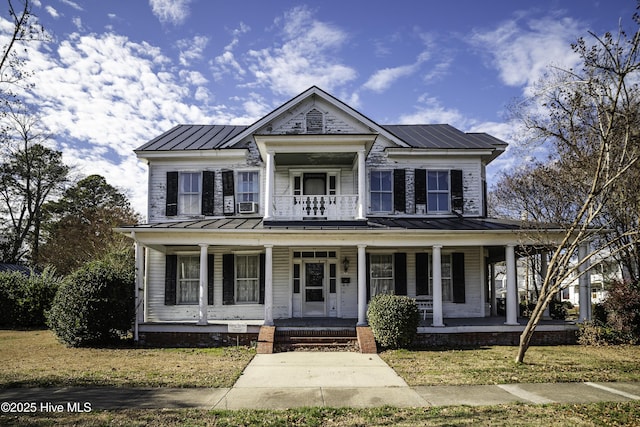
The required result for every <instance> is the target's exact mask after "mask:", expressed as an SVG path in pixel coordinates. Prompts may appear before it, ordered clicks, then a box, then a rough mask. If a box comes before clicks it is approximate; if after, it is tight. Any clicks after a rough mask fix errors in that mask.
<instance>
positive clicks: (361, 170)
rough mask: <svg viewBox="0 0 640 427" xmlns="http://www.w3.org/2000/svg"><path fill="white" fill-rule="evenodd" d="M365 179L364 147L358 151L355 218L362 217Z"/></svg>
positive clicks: (365, 194) (365, 192)
mask: <svg viewBox="0 0 640 427" xmlns="http://www.w3.org/2000/svg"><path fill="white" fill-rule="evenodd" d="M366 181H367V175H366V169H365V152H364V148H363V149H361V150H359V151H358V202H357V203H356V219H364V218H365V216H364V201H365V200H366V199H367V186H366V185H365V184H366Z"/></svg>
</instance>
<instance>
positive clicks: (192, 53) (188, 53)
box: [177, 36, 209, 67]
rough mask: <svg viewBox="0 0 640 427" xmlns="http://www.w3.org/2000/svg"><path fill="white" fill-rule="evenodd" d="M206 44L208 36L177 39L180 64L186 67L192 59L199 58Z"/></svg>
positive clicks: (197, 59)
mask: <svg viewBox="0 0 640 427" xmlns="http://www.w3.org/2000/svg"><path fill="white" fill-rule="evenodd" d="M208 44H209V37H206V36H194V37H193V38H191V39H181V40H178V42H177V47H178V49H180V55H179V58H180V64H182V65H183V66H185V67H186V66H189V65H191V64H192V63H193V62H194V61H199V60H201V59H202V56H203V52H204V49H205V48H206V47H207V45H208Z"/></svg>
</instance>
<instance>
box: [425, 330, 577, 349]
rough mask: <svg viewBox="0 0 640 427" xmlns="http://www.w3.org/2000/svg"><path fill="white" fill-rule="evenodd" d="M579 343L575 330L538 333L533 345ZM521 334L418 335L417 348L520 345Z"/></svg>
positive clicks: (534, 335)
mask: <svg viewBox="0 0 640 427" xmlns="http://www.w3.org/2000/svg"><path fill="white" fill-rule="evenodd" d="M577 342H578V334H577V331H575V330H565V331H536V332H535V333H534V334H533V337H532V338H531V345H571V344H576V343H577ZM519 344H520V332H463V333H453V334H418V335H417V336H416V339H415V340H414V345H416V346H417V347H476V346H483V345H519Z"/></svg>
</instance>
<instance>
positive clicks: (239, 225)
mask: <svg viewBox="0 0 640 427" xmlns="http://www.w3.org/2000/svg"><path fill="white" fill-rule="evenodd" d="M360 222H361V225H354V224H351V223H348V224H347V223H344V224H341V223H340V222H339V221H338V222H336V221H270V222H269V223H268V224H265V223H264V221H263V219H262V218H259V217H252V218H234V217H230V218H215V219H195V220H190V221H174V222H159V223H149V224H137V225H131V226H126V227H122V229H130V230H255V231H261V230H265V229H273V230H282V229H287V230H327V231H336V230H354V229H357V230H362V231H363V232H366V231H367V230H371V231H373V230H434V231H435V230H440V231H443V230H444V231H516V230H522V229H524V228H526V227H525V226H523V225H522V224H521V223H520V222H519V221H509V220H500V219H493V218H453V217H452V218H387V217H375V218H369V219H368V220H367V221H360Z"/></svg>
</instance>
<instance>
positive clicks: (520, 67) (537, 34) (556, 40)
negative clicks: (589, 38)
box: [471, 17, 583, 94]
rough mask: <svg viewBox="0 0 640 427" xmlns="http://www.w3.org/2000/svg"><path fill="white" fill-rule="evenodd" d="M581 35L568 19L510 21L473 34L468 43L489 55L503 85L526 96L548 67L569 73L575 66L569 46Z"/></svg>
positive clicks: (575, 22)
mask: <svg viewBox="0 0 640 427" xmlns="http://www.w3.org/2000/svg"><path fill="white" fill-rule="evenodd" d="M581 33H583V30H582V28H581V23H580V22H578V21H576V20H575V19H572V18H562V19H557V18H555V17H548V18H542V19H531V20H529V21H527V22H525V23H523V22H521V20H512V21H507V22H505V23H503V24H502V25H501V26H499V27H498V28H496V29H494V30H491V31H485V32H481V31H476V32H475V33H474V34H473V35H472V37H471V43H472V45H474V46H475V47H476V48H477V49H479V50H480V51H484V52H486V53H487V54H488V55H489V57H490V58H491V65H492V66H493V67H495V68H496V69H497V70H498V72H499V74H500V79H501V80H502V81H503V82H504V83H505V84H507V85H509V86H522V87H523V92H524V93H525V94H530V93H531V89H532V87H533V85H534V84H535V83H536V82H537V81H538V80H539V79H540V78H541V77H543V76H544V74H545V73H546V72H547V70H548V67H549V66H550V65H554V66H558V67H561V68H565V69H569V68H571V67H573V66H575V65H576V64H577V63H578V62H579V59H578V57H577V55H576V54H575V53H574V52H573V51H572V50H571V47H570V44H571V43H572V42H574V41H575V39H576V35H577V34H581ZM550 58H553V61H554V63H553V64H552V63H551V60H550Z"/></svg>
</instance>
